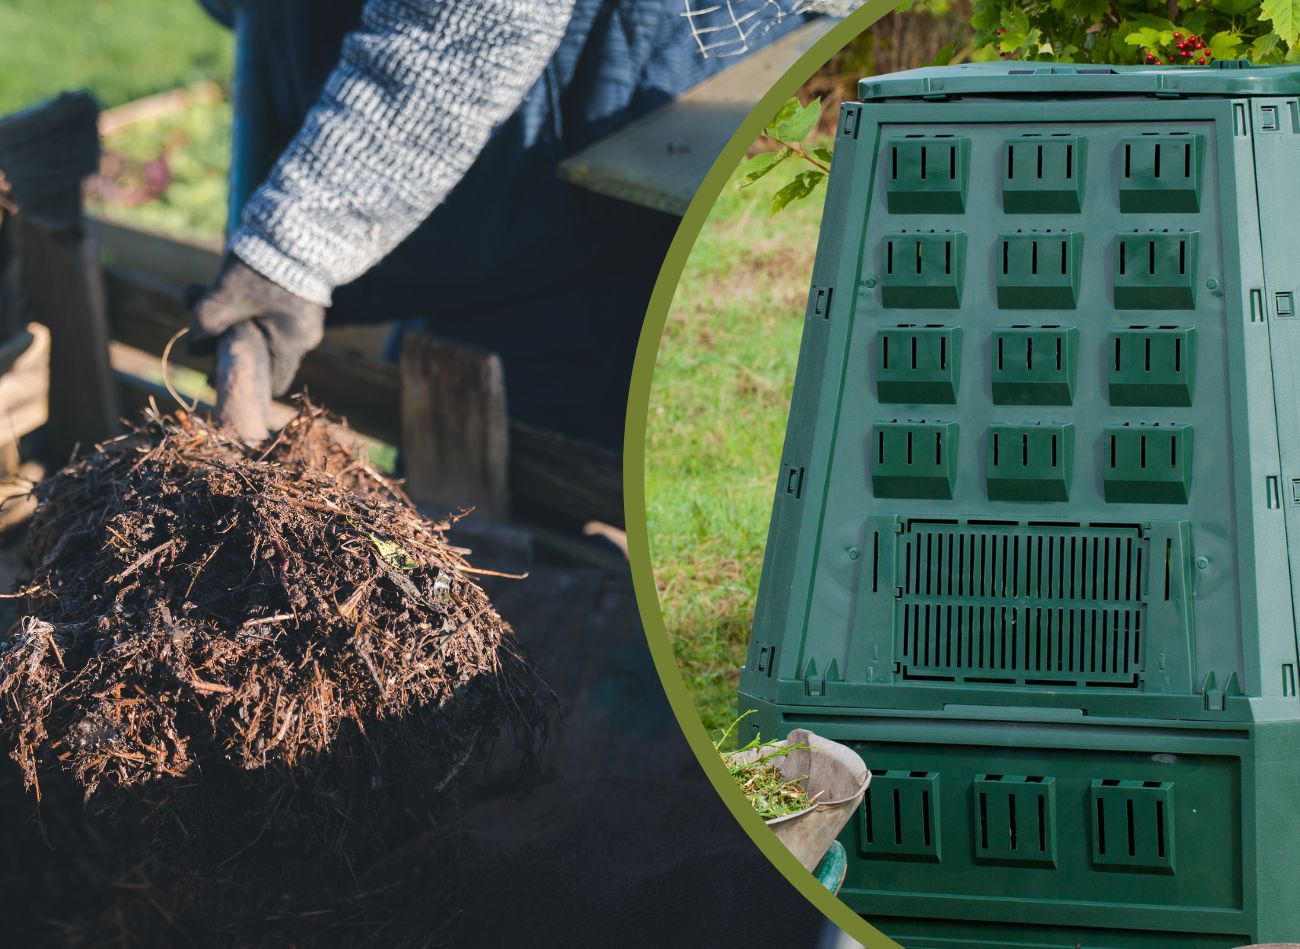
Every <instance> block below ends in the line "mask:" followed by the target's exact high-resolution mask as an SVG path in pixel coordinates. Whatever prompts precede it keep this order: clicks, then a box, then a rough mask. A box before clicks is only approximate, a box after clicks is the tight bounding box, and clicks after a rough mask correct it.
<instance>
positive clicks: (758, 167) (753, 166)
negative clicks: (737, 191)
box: [738, 148, 794, 188]
mask: <svg viewBox="0 0 1300 949" xmlns="http://www.w3.org/2000/svg"><path fill="white" fill-rule="evenodd" d="M793 154H794V149H792V148H783V149H781V150H780V151H776V152H759V153H758V154H757V155H755V156H754V157H753V158H751V159H749V161H747V162H745V163H744V164H743V165H741V166H740V173H741V175H743V178H742V180H741V182H740V184H739V185H738V187H741V188H748V187H749V186H750V185H752V184H753V183H754V182H755V181H757V180H758V179H759V178H762V177H763V176H764V175H765V174H767V173H768V172H769V171H771V170H772V169H773V168H775V167H776V166H777V165H779V164H781V162H783V161H785V160H786V159H787V158H789V157H790V156H791V155H793Z"/></svg>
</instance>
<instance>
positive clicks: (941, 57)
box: [930, 40, 957, 66]
mask: <svg viewBox="0 0 1300 949" xmlns="http://www.w3.org/2000/svg"><path fill="white" fill-rule="evenodd" d="M955 52H957V41H956V40H953V41H952V42H951V43H948V44H946V45H945V46H944V47H943V48H942V49H941V50H939V52H938V53H936V54H935V56H934V59H932V60H930V65H931V66H947V65H948V64H949V63H951V62H952V55H953V53H955Z"/></svg>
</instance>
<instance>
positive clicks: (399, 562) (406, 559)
mask: <svg viewBox="0 0 1300 949" xmlns="http://www.w3.org/2000/svg"><path fill="white" fill-rule="evenodd" d="M367 536H368V537H369V538H370V542H371V543H372V544H374V545H375V549H376V550H378V551H379V556H381V557H383V558H384V562H385V563H387V564H388V565H389V566H390V567H392V568H393V569H395V570H405V571H408V572H409V571H411V570H414V569H415V568H416V567H417V566H419V565H418V564H417V563H416V562H415V558H413V557H412V556H411V555H410V554H408V553H407V552H406V550H405V548H403V547H402V545H401V544H396V543H393V541H391V540H385V539H384V538H382V537H380V536H379V535H378V534H369V535H367Z"/></svg>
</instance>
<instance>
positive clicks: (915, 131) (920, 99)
mask: <svg viewBox="0 0 1300 949" xmlns="http://www.w3.org/2000/svg"><path fill="white" fill-rule="evenodd" d="M1219 65H1220V67H1222V68H1203V69H1196V68H1192V69H1187V68H1183V69H1176V70H1175V69H1145V68H1120V69H1116V68H1109V67H1101V68H1094V67H1085V66H1077V67H1074V66H1038V65H1033V64H1028V65H1008V64H988V65H976V66H962V67H954V68H939V69H924V70H917V71H913V72H906V73H901V74H897V75H892V76H885V77H881V78H873V79H867V80H864V81H863V82H862V84H861V87H860V96H861V99H862V101H861V102H854V103H849V104H846V105H845V106H844V109H843V112H842V114H841V116H840V122H839V130H838V137H837V143H836V149H835V161H834V169H833V171H832V173H831V179H830V188H829V192H828V194H827V197H826V213H825V218H824V222H823V225H822V232H821V241H820V247H819V249H818V253H817V262H816V266H815V268H814V271H813V287H812V291H811V294H810V298H809V304H808V311H807V316H806V323H805V328H804V336H803V345H802V349H801V351H800V355H799V369H798V377H797V382H796V385H795V393H794V400H793V405H792V406H791V410H790V424H789V431H788V434H787V436H786V442H785V448H784V454H783V456H782V467H781V471H780V475H779V485H778V489H777V496H776V503H775V507H774V511H773V515H772V525H771V533H770V535H769V541H768V547H767V557H766V562H765V563H764V567H763V576H762V583H761V591H760V594H759V602H758V608H757V612H756V616H755V620H754V629H753V637H752V641H751V643H750V647H749V653H748V659H747V663H746V667H745V670H744V674H743V676H742V680H741V695H740V705H741V707H742V709H745V708H754V709H757V710H758V714H757V715H754V716H751V717H750V718H747V719H746V720H745V723H746V725H747V726H752V728H753V729H756V730H759V731H761V732H762V733H763V734H764V735H771V736H781V735H784V734H785V733H786V732H787V731H788V730H789V729H790V728H792V727H796V726H800V727H806V728H810V729H812V730H813V731H815V732H816V733H817V734H819V735H824V736H826V737H828V738H831V739H834V740H837V741H841V742H846V743H849V744H851V745H853V746H854V747H856V748H857V749H858V750H859V751H860V752H861V754H862V755H863V757H864V759H865V760H866V762H867V764H868V766H869V767H870V768H871V770H872V771H873V772H874V775H875V777H874V779H873V780H872V782H871V789H870V791H869V793H868V796H867V799H866V802H865V804H864V805H863V809H862V810H861V812H860V813H859V814H858V815H857V817H856V819H855V820H853V821H852V822H851V823H850V825H849V827H848V829H847V830H846V832H845V834H844V836H843V837H841V840H842V842H843V843H844V845H845V846H846V848H847V849H848V852H849V859H850V865H849V869H848V875H847V878H846V880H845V883H844V888H843V890H842V891H841V896H842V897H843V899H844V900H846V901H847V902H848V903H849V905H851V906H852V907H854V908H855V909H856V910H858V911H860V912H861V913H863V914H864V915H865V916H867V917H868V918H869V919H870V920H871V921H872V922H873V923H874V924H875V925H877V926H879V927H880V928H881V929H883V930H884V931H885V932H886V933H888V934H890V935H891V936H893V937H895V938H896V939H897V940H898V941H899V942H901V943H902V944H903V945H904V946H907V947H949V946H979V947H999V946H1017V947H1029V946H1032V947H1035V949H1046V947H1061V949H1074V947H1076V946H1083V947H1103V946H1104V947H1142V949H1151V947H1171V949H1172V947H1177V949H1188V947H1229V946H1237V945H1240V944H1243V943H1247V942H1251V941H1260V942H1263V941H1273V940H1278V941H1284V940H1285V941H1289V940H1297V941H1300V698H1297V681H1296V678H1297V651H1296V632H1297V614H1296V605H1297V597H1296V594H1297V593H1298V592H1300V312H1298V311H1297V306H1298V305H1300V103H1298V101H1297V96H1300V68H1254V69H1250V68H1242V65H1241V64H1237V63H1224V64H1219Z"/></svg>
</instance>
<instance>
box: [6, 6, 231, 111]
mask: <svg viewBox="0 0 1300 949" xmlns="http://www.w3.org/2000/svg"><path fill="white" fill-rule="evenodd" d="M0 36H4V37H5V40H6V42H5V53H4V56H3V57H0V115H3V114H7V113H9V112H13V111H14V110H16V109H21V108H23V107H24V106H27V105H31V104H32V103H33V102H36V101H38V100H40V99H43V98H46V97H47V96H51V95H54V94H56V93H59V92H63V91H65V90H69V89H78V88H87V89H89V90H90V91H91V92H93V93H94V94H95V96H96V97H98V99H99V101H100V104H101V105H102V106H104V107H105V108H108V107H110V106H114V105H120V104H122V103H123V102H127V101H130V100H131V99H138V98H140V97H142V96H146V95H149V94H150V93H154V92H161V91H163V90H164V89H171V88H174V87H176V86H184V85H188V84H190V83H193V82H198V81H199V80H201V79H210V80H214V81H217V82H222V83H226V82H229V80H230V74H231V68H232V62H233V56H234V52H233V51H234V44H233V40H232V38H231V35H230V33H229V31H227V30H225V29H223V28H222V27H221V26H219V25H218V24H217V23H216V21H214V20H212V19H211V18H210V17H209V16H208V15H207V14H206V13H205V12H204V11H203V10H202V8H200V7H199V5H198V3H197V2H196V0H2V2H0Z"/></svg>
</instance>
